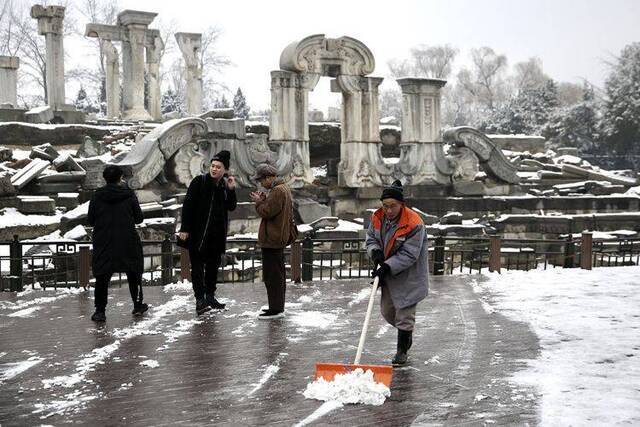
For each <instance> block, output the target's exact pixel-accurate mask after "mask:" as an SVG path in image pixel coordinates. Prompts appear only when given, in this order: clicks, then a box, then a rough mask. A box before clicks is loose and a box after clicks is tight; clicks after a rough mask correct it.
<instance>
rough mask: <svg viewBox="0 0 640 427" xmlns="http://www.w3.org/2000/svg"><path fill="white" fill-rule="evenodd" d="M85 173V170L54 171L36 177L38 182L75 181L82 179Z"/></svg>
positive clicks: (78, 181)
mask: <svg viewBox="0 0 640 427" xmlns="http://www.w3.org/2000/svg"><path fill="white" fill-rule="evenodd" d="M86 175H87V173H86V172H85V171H81V172H80V171H74V172H54V173H49V174H46V175H41V176H39V177H38V182H47V183H48V182H77V183H80V182H82V181H84V178H85V176H86Z"/></svg>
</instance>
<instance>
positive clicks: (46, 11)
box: [31, 4, 69, 110]
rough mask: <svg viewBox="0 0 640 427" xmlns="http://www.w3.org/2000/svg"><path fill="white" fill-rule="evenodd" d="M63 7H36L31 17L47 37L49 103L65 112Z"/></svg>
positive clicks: (40, 31) (32, 9)
mask: <svg viewBox="0 0 640 427" xmlns="http://www.w3.org/2000/svg"><path fill="white" fill-rule="evenodd" d="M64 11H65V8H64V7H63V6H46V7H44V6H41V5H38V4H37V5H35V6H33V7H32V8H31V17H32V18H34V19H37V20H38V33H39V34H40V35H43V36H45V40H46V43H47V57H46V66H47V84H46V91H47V93H46V95H47V103H48V104H49V105H50V106H51V108H52V109H54V110H65V109H68V108H69V107H68V106H66V105H65V93H64V46H63V23H62V21H63V19H64Z"/></svg>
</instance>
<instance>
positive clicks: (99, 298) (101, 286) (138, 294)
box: [95, 271, 142, 311]
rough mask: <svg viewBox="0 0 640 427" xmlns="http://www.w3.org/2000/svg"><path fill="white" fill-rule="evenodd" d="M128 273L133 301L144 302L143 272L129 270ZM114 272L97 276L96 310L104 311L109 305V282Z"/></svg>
mask: <svg viewBox="0 0 640 427" xmlns="http://www.w3.org/2000/svg"><path fill="white" fill-rule="evenodd" d="M126 274H127V282H129V292H130V293H131V300H132V301H133V303H134V304H135V303H137V302H142V274H140V273H135V272H132V271H129V272H127V273H126ZM112 275H113V273H109V274H100V275H98V276H96V285H95V297H96V302H95V306H96V310H98V311H104V309H105V308H106V307H107V294H108V289H109V282H110V281H111V276H112Z"/></svg>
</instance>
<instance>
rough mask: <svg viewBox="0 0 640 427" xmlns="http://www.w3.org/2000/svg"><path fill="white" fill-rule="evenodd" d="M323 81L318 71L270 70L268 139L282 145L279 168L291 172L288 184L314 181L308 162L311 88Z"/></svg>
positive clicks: (288, 173)
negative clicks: (316, 72)
mask: <svg viewBox="0 0 640 427" xmlns="http://www.w3.org/2000/svg"><path fill="white" fill-rule="evenodd" d="M318 80H320V75H319V74H315V73H295V72H292V71H282V70H279V71H272V72H271V117H270V120H269V140H270V141H271V142H279V143H280V144H281V146H280V149H279V155H278V163H277V165H276V167H277V168H278V172H279V173H281V174H282V175H290V180H289V185H291V186H292V187H302V186H303V185H304V184H305V183H311V182H313V175H312V173H311V166H310V161H309V122H308V120H309V118H308V116H309V91H310V90H312V89H313V88H314V87H315V86H316V84H318Z"/></svg>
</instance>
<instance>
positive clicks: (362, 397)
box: [303, 368, 391, 406]
mask: <svg viewBox="0 0 640 427" xmlns="http://www.w3.org/2000/svg"><path fill="white" fill-rule="evenodd" d="M303 394H304V397H306V398H307V399H317V400H323V401H325V402H326V401H337V402H340V403H342V404H345V403H352V404H356V403H363V404H365V405H375V406H379V405H382V404H383V403H384V401H385V400H386V398H387V397H389V396H390V395H391V391H390V390H389V387H387V386H386V385H384V384H382V383H378V382H375V381H374V379H373V372H372V371H371V370H367V371H366V372H365V371H363V370H362V369H360V368H357V369H355V370H353V371H352V372H349V373H347V374H337V375H336V376H335V377H334V378H333V380H332V381H326V380H325V379H324V378H318V379H317V380H315V381H314V382H312V383H309V384H307V388H306V390H305V391H304V392H303Z"/></svg>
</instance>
